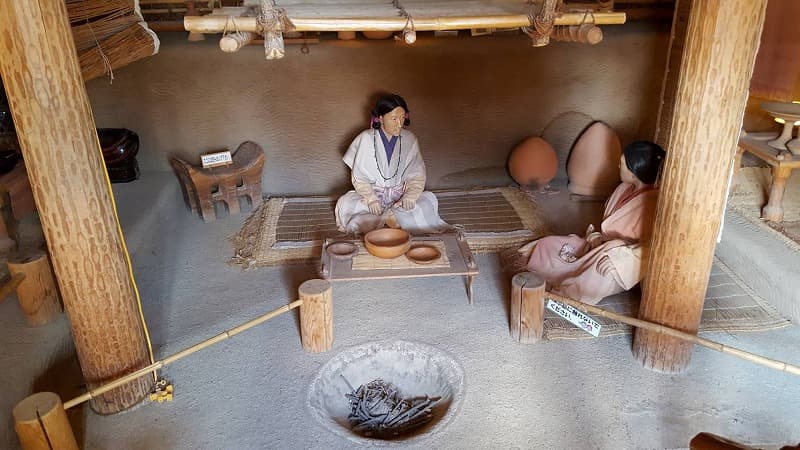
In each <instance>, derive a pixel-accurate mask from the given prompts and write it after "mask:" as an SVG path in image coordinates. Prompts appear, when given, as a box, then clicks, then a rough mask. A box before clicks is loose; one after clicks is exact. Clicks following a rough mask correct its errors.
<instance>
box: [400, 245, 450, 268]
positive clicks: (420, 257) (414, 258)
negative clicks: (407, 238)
mask: <svg viewBox="0 0 800 450" xmlns="http://www.w3.org/2000/svg"><path fill="white" fill-rule="evenodd" d="M441 257H442V253H441V252H440V251H439V249H438V248H436V247H434V246H433V245H428V244H420V245H415V246H414V247H411V249H409V250H408V252H407V253H406V258H408V260H409V261H411V262H413V263H415V264H431V263H433V262H435V261H437V260H439V258H441Z"/></svg>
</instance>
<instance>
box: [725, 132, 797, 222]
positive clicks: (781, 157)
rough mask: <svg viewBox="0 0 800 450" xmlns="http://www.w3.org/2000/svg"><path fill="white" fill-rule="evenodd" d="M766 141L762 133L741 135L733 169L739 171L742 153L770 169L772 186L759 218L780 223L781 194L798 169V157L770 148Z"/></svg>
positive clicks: (781, 210)
mask: <svg viewBox="0 0 800 450" xmlns="http://www.w3.org/2000/svg"><path fill="white" fill-rule="evenodd" d="M768 141H769V139H765V136H764V135H763V133H752V134H745V133H742V137H740V138H739V149H738V151H737V153H736V162H735V164H736V165H735V168H736V170H738V169H739V166H740V165H741V157H742V153H744V152H747V153H750V154H751V155H753V156H756V157H758V158H759V159H761V160H763V161H764V162H766V163H767V164H769V165H770V166H771V167H772V186H771V187H770V189H769V199H768V201H767V205H766V206H764V208H762V210H761V218H762V219H766V220H769V221H772V222H780V221H782V220H783V192H784V190H785V189H786V180H788V179H789V175H791V174H792V170H793V169H797V168H800V155H793V154H792V153H791V152H788V151H786V150H778V149H776V148H772V147H770V146H769V145H768V144H767V142H768Z"/></svg>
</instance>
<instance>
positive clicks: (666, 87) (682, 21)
mask: <svg viewBox="0 0 800 450" xmlns="http://www.w3.org/2000/svg"><path fill="white" fill-rule="evenodd" d="M693 3H694V0H675V11H674V12H673V15H672V32H671V33H670V35H669V49H668V50H667V65H666V67H665V68H664V79H663V80H662V84H661V98H660V102H659V103H658V114H657V116H656V131H655V136H654V138H653V141H655V143H656V144H658V145H660V146H661V147H663V148H669V133H670V127H671V125H672V116H673V114H675V98H676V93H677V92H678V78H679V76H680V70H681V61H682V60H683V48H684V45H685V44H686V29H687V27H688V25H689V13H691V11H692V4H693Z"/></svg>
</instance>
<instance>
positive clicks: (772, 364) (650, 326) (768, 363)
mask: <svg viewBox="0 0 800 450" xmlns="http://www.w3.org/2000/svg"><path fill="white" fill-rule="evenodd" d="M544 297H545V298H551V299H553V300H555V301H557V302H561V303H566V304H568V305H570V306H573V307H575V308H577V309H579V310H581V311H583V312H586V313H590V314H597V315H598V316H602V317H607V318H609V319H611V320H616V321H617V322H622V323H625V324H628V325H631V326H634V327H636V328H638V329H639V330H648V331H650V332H652V333H654V334H661V335H665V336H671V337H673V338H676V339H681V340H683V341H685V342H687V343H691V344H697V345H702V346H703V347H706V348H710V349H711V350H716V351H718V352H720V353H725V354H727V355H731V356H735V357H737V358H739V359H743V360H745V361H750V362H752V363H755V364H758V365H761V366H765V367H769V368H770V369H775V370H779V371H781V372H786V373H790V374H792V375H800V366H795V365H792V364H789V363H785V362H783V361H778V360H777V359H771V358H766V357H764V356H761V355H756V354H755V353H750V352H746V351H744V350H740V349H738V348H735V347H729V346H727V345H725V344H720V343H719V342H714V341H710V340H708V339H703V338H701V337H697V336H696V335H694V334H689V333H684V332H683V331H680V330H676V329H674V328H670V327H665V326H664V325H660V324H657V323H652V322H648V321H646V320H640V319H636V318H634V317H628V316H624V315H622V314H617V313H615V312H611V311H609V310H607V309H603V308H598V307H597V306H593V305H587V304H586V303H582V302H579V301H577V300H573V299H571V298H569V297H562V296H560V295H555V294H551V293H549V292H547V293H545V294H544ZM639 330H637V333H638V331H639Z"/></svg>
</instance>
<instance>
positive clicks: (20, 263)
mask: <svg viewBox="0 0 800 450" xmlns="http://www.w3.org/2000/svg"><path fill="white" fill-rule="evenodd" d="M8 271H9V272H10V273H11V275H12V276H14V275H17V274H22V275H24V276H25V279H24V280H23V281H22V282H21V283H20V285H19V286H18V287H17V298H18V299H19V306H20V308H22V312H24V313H25V319H27V321H28V324H29V325H31V326H33V327H38V326H40V325H44V324H46V323H48V322H50V321H51V320H53V318H55V317H56V316H57V315H58V314H59V313H60V312H61V300H60V297H59V295H58V287H57V286H56V280H55V277H54V276H53V269H52V268H51V267H50V258H48V257H47V253H46V252H43V251H36V252H35V253H31V254H28V255H24V256H21V257H20V258H19V259H16V260H13V261H9V262H8Z"/></svg>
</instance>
